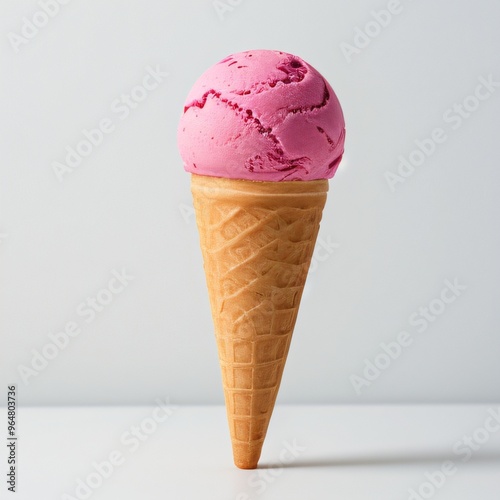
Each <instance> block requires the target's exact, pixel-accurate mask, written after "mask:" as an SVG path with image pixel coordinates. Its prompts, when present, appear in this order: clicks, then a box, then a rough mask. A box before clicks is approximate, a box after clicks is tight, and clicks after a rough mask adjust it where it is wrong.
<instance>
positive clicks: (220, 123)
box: [178, 50, 345, 181]
mask: <svg viewBox="0 0 500 500" xmlns="http://www.w3.org/2000/svg"><path fill="white" fill-rule="evenodd" d="M344 138H345V128H344V117H343V114H342V109H341V107H340V104H339V101H338V99H337V96H336V95H335V93H334V91H333V90H332V88H331V86H330V85H329V84H328V82H327V81H326V80H325V79H324V78H323V77H322V76H321V75H320V74H319V73H318V71H316V70H315V69H314V68H313V67H312V66H310V65H309V64H307V63H306V62H305V61H303V60H302V59H300V58H299V57H296V56H294V55H291V54H287V53H286V52H280V51H274V50H252V51H248V52H240V53H238V54H233V55H231V56H229V57H226V58H225V59H223V60H222V61H220V62H219V63H218V64H216V65H214V66H212V67H211V68H209V69H208V70H207V71H206V72H205V73H204V74H203V75H202V76H201V77H200V78H199V79H198V80H197V82H196V83H195V84H194V86H193V88H192V89H191V91H190V92H189V95H188V97H187V100H186V103H185V106H184V113H183V115H182V118H181V120H180V124H179V130H178V144H179V150H180V153H181V156H182V159H183V161H184V168H185V170H187V171H188V172H191V173H194V174H198V175H205V176H212V177H226V178H231V179H246V180H253V181H290V180H301V181H308V180H315V179H330V178H331V177H333V175H334V174H335V171H336V170H337V167H338V165H339V163H340V160H341V159H342V154H343V152H344Z"/></svg>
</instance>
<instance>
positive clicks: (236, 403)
mask: <svg viewBox="0 0 500 500" xmlns="http://www.w3.org/2000/svg"><path fill="white" fill-rule="evenodd" d="M191 190H192V193H193V200H194V207H195V211H196V220H197V224H198V229H199V233H200V243H201V249H202V253H203V260H204V268H205V274H206V279H207V286H208V290H209V296H210V304H211V309H212V316H213V321H214V326H215V335H216V339H217V346H218V352H219V361H220V366H221V371H222V382H223V387H224V397H225V402H226V410H227V417H228V423H229V429H230V434H231V441H232V446H233V455H234V462H235V464H236V466H238V467H240V468H244V469H251V468H255V467H256V466H257V462H258V460H259V457H260V453H261V449H262V444H263V442H264V438H265V435H266V431H267V428H268V425H269V421H270V418H271V414H272V411H273V408H274V403H275V401H276V396H277V393H278V388H279V385H280V382H281V377H282V374H283V368H284V366H285V361H286V357H287V354H288V349H289V346H290V341H291V338H292V332H293V328H294V325H295V320H296V318H297V312H298V309H299V303H300V298H301V296H302V290H303V287H304V283H305V281H306V277H307V271H308V269H309V264H310V262H311V257H312V253H313V250H314V244H315V242H316V237H317V234H318V230H319V223H320V220H321V215H322V211H323V207H324V204H325V201H326V193H327V190H328V181H326V180H318V181H307V182H300V181H292V182H252V181H242V180H235V179H221V178H217V177H207V176H199V175H192V179H191Z"/></svg>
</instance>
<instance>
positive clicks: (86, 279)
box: [0, 0, 500, 405]
mask: <svg viewBox="0 0 500 500" xmlns="http://www.w3.org/2000/svg"><path fill="white" fill-rule="evenodd" d="M225 3H226V4H227V5H229V4H228V2H225ZM233 3H234V4H237V5H234V6H232V7H230V9H228V10H226V11H224V12H222V13H221V12H219V14H220V15H219V14H218V13H217V10H216V9H215V8H214V5H213V3H212V2H211V1H209V0H196V1H191V2H182V1H180V0H177V1H169V2H165V1H161V0H149V1H147V2H141V1H138V0H136V1H131V0H129V1H124V0H120V1H118V0H113V1H112V0H107V1H105V2H102V1H97V0H93V1H85V2H83V1H77V0H73V1H71V2H69V3H68V5H64V6H60V10H59V12H58V13H57V14H56V15H55V16H54V17H53V18H51V19H50V20H49V21H48V22H47V24H46V25H45V26H43V27H42V28H40V29H39V32H38V33H37V34H36V35H35V36H33V37H32V38H31V39H29V40H28V41H27V43H25V44H21V45H20V46H19V50H18V51H16V50H14V47H13V44H12V42H11V40H12V33H14V34H17V35H20V34H21V29H22V27H23V24H24V21H23V17H25V16H26V17H27V19H29V20H31V19H33V16H34V15H35V13H36V12H37V11H40V6H39V5H38V4H37V3H36V2H32V1H12V0H8V1H7V0H5V1H4V2H2V4H1V7H0V11H1V12H0V14H1V15H0V32H1V34H2V37H1V38H0V40H1V41H0V51H1V65H2V67H1V71H0V92H1V110H2V112H1V114H0V140H1V151H2V155H1V162H0V168H1V190H2V192H1V211H0V233H1V237H0V266H1V268H0V273H1V276H0V280H1V281H0V283H1V285H0V309H1V310H0V331H1V334H0V335H1V337H0V352H1V353H2V363H1V366H0V381H1V382H2V385H3V386H5V385H7V384H8V383H10V384H12V383H15V384H17V385H18V393H19V396H18V397H19V400H20V402H21V403H22V404H35V405H37V404H44V405H45V404H49V405H50V404H92V405H94V404H152V402H153V401H154V399H155V398H156V397H159V396H162V397H169V398H170V400H171V401H172V402H174V403H176V404H184V403H203V404H204V403H221V402H222V388H221V384H220V375H219V367H218V362H217V353H216V346H215V341H214V338H213V329H212V323H211V317H210V312H209V305H208V297H207V294H206V290H205V281H204V275H203V270H202V260H201V253H200V250H199V248H198V235H197V231H196V225H195V222H194V217H193V215H192V213H191V211H190V206H191V195H190V191H189V175H188V174H186V173H185V172H184V171H183V169H182V163H181V159H180V157H179V154H178V152H177V148H176V127H177V122H178V119H179V116H180V113H181V110H182V104H183V100H184V97H185V96H186V94H187V92H188V90H189V88H190V86H191V85H192V84H193V83H194V81H195V79H196V78H197V77H198V76H199V75H200V74H201V73H202V72H203V71H204V70H205V69H206V68H207V67H209V66H210V65H212V64H214V63H216V62H217V61H219V60H220V59H222V58H223V57H225V56H226V55H228V54H230V53H233V52H238V51H242V50H248V49H255V48H273V49H279V50H283V51H287V52H291V53H295V54H297V55H299V56H301V57H303V58H304V59H305V60H307V61H308V62H310V63H311V64H312V65H313V66H315V67H316V68H317V69H318V70H319V71H320V72H321V73H322V74H323V75H324V76H325V77H326V78H327V79H328V80H329V81H330V83H331V84H332V86H333V88H334V89H335V91H336V93H337V95H338V97H339V99H340V101H341V104H342V106H343V109H344V113H345V117H346V127H347V141H346V154H345V160H344V161H343V163H342V165H341V167H340V169H339V172H338V174H337V175H336V177H335V178H334V179H333V180H332V181H331V183H330V194H329V199H328V202H327V206H326V208H325V212H324V218H323V222H322V227H321V232H320V240H321V241H322V242H323V246H324V247H326V250H325V248H323V250H318V253H317V254H316V259H315V261H314V263H313V272H311V274H310V277H309V280H308V284H307V290H306V293H305V295H304V298H303V301H302V306H301V312H300V315H299V320H298V322H297V326H296V329H295V334H294V340H293V343H292V347H291V351H290V355H289V359H288V362H287V368H286V370H285V375H284V378H283V383H282V387H281V391H280V395H279V401H280V402H285V403H340V402H342V403H358V402H359V403H366V402H380V403H384V402H402V403H406V402H415V403H420V402H433V403H439V402H493V401H498V399H499V395H500V394H499V386H498V380H499V377H500V363H499V361H498V360H499V356H500V336H499V331H498V320H499V312H498V311H499V308H498V296H499V295H498V281H499V278H500V276H499V271H500V264H499V260H498V254H499V251H500V240H499V231H498V209H499V202H498V185H499V181H500V174H499V169H498V166H499V164H500V152H499V148H498V133H499V125H500V119H499V116H500V88H498V87H497V88H496V90H495V91H494V92H493V93H492V95H491V96H490V97H489V98H488V99H486V100H484V101H481V102H480V103H479V106H478V108H477V110H474V111H473V112H471V113H470V116H469V117H468V118H467V119H465V118H464V119H461V121H460V126H457V128H456V129H454V128H453V126H454V125H458V123H457V121H454V122H450V123H448V122H446V121H445V120H444V117H443V116H444V114H445V113H446V112H447V110H448V109H449V108H451V107H453V105H454V104H455V103H461V102H462V101H464V99H466V98H467V97H468V96H470V95H473V94H474V92H475V89H476V87H477V85H478V84H479V78H480V77H484V78H486V79H488V78H489V76H490V75H492V78H493V80H494V81H499V82H500V61H499V58H498V47H499V46H500V32H499V30H498V19H499V18H500V4H499V3H498V2H496V1H494V0H480V1H477V2H470V1H466V0H461V1H448V2H434V1H432V0H419V1H415V0H413V1H412V0H401V3H400V5H401V7H400V10H401V12H400V13H399V14H397V15H394V16H393V17H392V19H391V22H390V23H389V24H388V26H387V27H385V28H383V29H381V30H379V31H380V33H379V34H378V35H377V36H374V37H373V38H370V43H369V44H367V46H366V47H364V48H361V49H360V50H358V53H353V54H352V57H351V58H348V57H346V56H345V55H344V53H343V51H342V48H341V46H342V44H343V43H345V44H352V45H354V36H355V29H356V27H359V28H360V29H362V30H364V27H365V25H366V24H367V23H368V22H369V21H373V19H374V18H373V14H371V11H372V10H373V11H380V10H382V9H385V8H386V7H387V2H386V1H376V2H375V1H368V0H366V1H365V0H359V1H352V0H336V1H333V2H330V1H326V0H325V1H307V2H305V1H291V0H279V1H265V0H243V1H242V2H239V3H238V2H237V1H233ZM370 26H371V28H372V29H375V30H376V27H375V28H373V24H372V25H370ZM372 33H374V32H373V31H372ZM9 34H11V35H9ZM9 36H10V40H9ZM358 42H359V40H358ZM344 47H345V46H344ZM348 59H350V60H348ZM157 66H158V67H159V68H160V70H161V71H163V72H168V73H169V75H168V76H167V77H164V78H163V81H162V82H161V83H159V85H158V87H157V88H156V89H154V90H151V91H150V92H149V93H148V94H147V97H146V98H145V99H144V100H143V101H142V102H140V103H139V104H138V105H137V107H136V108H135V109H132V110H131V112H130V115H129V116H127V117H126V118H125V119H122V117H123V115H122V114H120V113H118V112H116V108H112V105H113V102H114V101H116V100H117V99H118V100H119V99H120V98H121V95H122V94H124V93H125V94H126V93H130V92H131V90H132V89H133V88H134V87H135V86H136V85H138V84H140V83H141V81H142V79H143V77H144V76H145V75H146V73H147V68H148V67H152V68H155V67H157ZM468 103H469V104H471V103H472V104H473V103H474V101H473V100H469V101H468ZM452 115H453V116H457V114H456V113H455V112H453V113H452ZM446 116H448V117H450V114H448V115H446ZM104 118H108V119H109V120H111V121H112V123H113V125H114V130H113V132H112V133H109V134H107V135H105V136H104V139H103V141H102V143H101V144H100V145H98V146H96V147H95V148H94V149H93V151H92V152H91V154H90V155H88V156H87V157H86V158H84V159H83V161H82V162H81V164H80V165H79V166H78V167H76V168H75V169H74V171H72V172H71V173H67V174H65V175H63V177H62V181H59V180H58V178H57V177H56V175H55V173H54V170H53V163H54V162H64V157H65V154H66V147H67V146H70V147H76V146H77V144H78V143H79V142H80V141H81V140H82V139H83V138H84V136H83V134H82V130H83V129H87V130H90V129H93V128H95V127H97V126H98V124H99V122H100V121H101V120H102V119H104ZM436 128H442V129H443V130H444V131H445V134H446V137H447V139H446V141H445V142H444V143H442V144H439V145H437V147H436V148H435V151H434V152H433V153H432V154H431V156H429V157H428V158H426V159H425V161H424V163H423V164H422V165H420V166H418V167H417V168H416V169H415V171H414V172H413V173H412V174H411V175H409V176H408V177H406V178H405V179H404V182H402V183H398V184H397V185H396V186H395V190H394V191H392V190H391V189H390V187H389V184H388V182H387V180H386V178H385V175H386V172H387V171H392V172H397V167H398V163H399V161H398V157H399V156H400V155H403V156H404V157H405V158H408V156H409V154H410V153H411V151H412V150H414V149H416V148H417V146H416V144H415V140H422V139H424V138H426V137H429V136H430V135H431V133H432V131H433V130H434V129H436ZM329 242H330V243H329ZM331 242H333V243H334V245H332V244H331ZM328 250H329V251H328ZM123 269H124V270H126V272H127V273H128V274H129V275H131V276H133V277H134V279H133V280H131V281H130V282H129V284H128V286H127V287H126V288H125V289H124V290H123V292H122V293H120V294H116V295H114V296H113V299H114V300H113V301H112V303H110V304H109V305H107V306H106V307H104V309H103V310H102V311H101V312H99V314H97V315H96V317H95V319H94V320H93V321H90V322H88V323H86V322H85V319H86V318H88V316H82V315H79V314H78V313H77V308H78V307H79V305H80V304H81V303H82V302H85V301H86V300H87V298H88V297H94V296H96V294H97V293H98V292H99V291H100V290H101V289H103V288H104V287H106V286H107V283H108V281H109V280H110V278H111V277H112V272H113V270H116V271H121V270H123ZM446 279H448V280H451V281H453V280H455V279H456V280H458V283H460V284H462V285H464V286H466V287H467V289H466V290H465V291H463V293H462V294H461V296H459V297H458V298H457V299H456V301H455V302H454V303H452V304H450V305H447V306H446V308H445V310H444V312H443V313H442V314H440V315H439V316H438V317H437V318H436V319H435V321H433V322H432V323H431V322H429V323H428V325H427V326H428V327H427V328H426V329H425V331H423V332H421V333H419V332H418V329H417V328H416V327H415V326H414V325H411V324H410V323H409V317H410V316H411V315H412V314H413V313H415V312H418V310H419V308H420V307H422V306H426V305H428V304H429V302H431V301H432V300H434V299H438V298H439V296H440V293H441V290H442V288H443V287H444V286H445V285H444V282H445V280H446ZM436 307H438V306H436ZM69 321H75V322H77V324H78V325H79V327H81V333H80V335H78V336H77V337H75V338H72V339H71V340H70V342H69V344H68V345H67V346H66V348H65V349H64V350H63V351H61V352H59V354H58V356H57V357H56V358H55V359H52V360H50V361H49V362H48V364H47V366H46V367H45V368H43V369H41V370H39V371H38V372H37V373H38V375H37V376H30V377H28V378H27V380H26V382H27V383H24V382H23V380H22V378H21V377H20V374H19V367H20V366H21V365H22V366H25V367H30V368H31V363H32V358H33V355H34V354H33V350H35V351H38V352H42V351H43V349H44V348H46V346H47V343H48V342H49V337H48V334H49V333H56V332H59V331H61V330H62V329H64V326H65V324H66V323H67V322H69ZM403 330H404V331H407V332H408V333H409V334H410V335H411V338H412V339H413V343H412V344H411V346H409V347H407V348H405V349H404V350H403V352H402V353H401V355H400V356H399V358H398V359H397V360H395V361H394V362H391V363H390V366H389V367H388V368H387V369H385V370H384V371H383V372H382V373H381V374H380V375H379V376H378V378H375V379H374V380H372V381H371V382H370V385H369V386H368V384H367V385H365V386H363V387H362V388H361V389H360V391H359V392H360V393H359V394H358V393H357V392H356V391H355V389H354V387H353V384H352V381H351V379H352V376H353V375H358V376H360V377H361V376H363V370H364V368H365V366H366V361H365V360H367V359H368V360H372V361H373V360H374V358H375V357H376V356H377V355H379V354H380V353H381V352H383V351H382V350H381V347H380V344H381V343H382V342H384V343H389V342H391V341H393V340H394V339H395V338H396V337H397V335H398V333H399V332H400V331H403ZM380 359H382V358H379V360H380Z"/></svg>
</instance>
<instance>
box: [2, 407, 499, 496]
mask: <svg viewBox="0 0 500 500" xmlns="http://www.w3.org/2000/svg"><path fill="white" fill-rule="evenodd" d="M490 411H493V412H494V413H495V414H497V415H498V418H499V419H500V406H498V405H497V406H493V407H488V406H435V407H432V406H378V407H377V406H350V407H348V406H338V407H335V406H330V407H306V406H302V407H299V406H282V407H277V408H276V410H275V414H274V415H273V420H272V422H271V425H270V428H269V432H268V436H267V440H266V443H265V445H264V450H263V454H262V458H261V461H260V466H259V469H258V470H254V471H241V470H238V469H236V468H235V467H234V466H233V465H232V455H231V450H230V443H229V438H228V431H227V425H226V420H225V412H224V409H223V407H220V406H219V407H180V408H176V409H173V410H172V414H171V415H170V416H169V418H168V419H167V420H165V421H164V422H163V423H161V424H160V425H159V426H158V427H157V429H156V430H152V431H151V432H150V434H149V436H147V439H146V440H145V441H144V442H143V443H141V445H140V446H139V447H138V448H137V449H136V450H135V451H133V452H132V451H131V449H132V445H129V444H123V441H122V439H123V438H122V436H123V434H124V433H126V432H128V431H130V430H131V428H132V426H136V427H141V426H143V425H146V427H143V429H153V427H148V425H149V424H144V422H146V420H147V419H148V418H150V417H151V416H152V415H153V414H154V408H153V407H114V408H89V407H87V408H64V407H60V408H24V407H20V408H19V409H18V415H19V424H18V434H19V436H20V440H19V443H18V444H19V457H20V460H21V461H20V465H19V476H18V481H19V482H18V492H17V494H16V499H17V500H33V499H35V498H36V499H37V500H59V499H61V500H63V499H64V498H65V497H64V496H63V495H64V494H67V495H76V492H75V489H76V485H77V479H78V478H81V479H82V480H87V478H88V476H89V475H90V474H92V473H93V472H94V469H93V465H92V463H93V462H98V463H102V462H103V461H105V460H107V459H108V458H109V456H110V454H111V453H112V452H118V453H120V456H121V457H122V464H121V465H119V466H118V467H116V468H115V470H114V471H113V472H112V473H111V475H110V476H109V477H108V478H107V479H104V480H103V481H102V484H101V485H100V487H98V488H96V489H94V490H93V494H92V496H91V498H92V499H93V500H99V499H110V498H119V499H120V500H127V499H136V498H175V499H177V500H192V499H198V498H203V499H206V500H212V499H213V500H245V499H246V500H248V499H273V500H274V499H276V500H281V499H285V498H286V499H290V500H303V499H304V498H314V499H331V498H341V499H346V500H365V499H366V500H373V499H384V500H392V499H401V500H405V499H407V498H409V497H410V493H409V489H415V490H418V488H419V487H420V485H421V484H422V483H423V482H426V481H427V479H426V476H425V474H426V473H435V471H436V470H438V469H440V468H441V467H442V463H443V462H444V461H446V460H450V461H452V462H453V463H454V465H455V467H456V470H455V473H454V474H453V475H451V476H449V477H447V479H446V481H445V482H444V484H443V486H442V487H441V488H439V490H438V491H436V492H435V495H433V498H436V500H437V499H439V500H448V499H449V500H470V499H473V498H474V499H476V498H477V499H481V500H497V499H498V491H499V490H500V475H499V474H498V470H499V466H500V431H497V432H493V433H491V434H490V436H489V439H488V440H487V441H486V442H485V443H484V444H481V445H480V446H479V449H478V450H476V451H474V455H473V457H472V459H470V460H469V461H467V462H463V461H462V459H463V458H464V454H463V453H462V454H457V453H455V452H454V451H453V447H454V445H455V443H456V442H457V441H459V440H461V439H463V437H464V435H474V433H475V432H476V434H477V433H478V432H479V434H477V435H478V436H480V437H481V438H482V437H483V435H482V434H481V433H480V431H477V429H478V428H480V427H482V426H483V425H484V422H485V420H486V419H487V417H488V416H489V412H490ZM158 415H159V413H158V414H157V416H158ZM145 436H146V435H145ZM129 437H130V436H126V437H125V440H126V439H127V438H129ZM285 443H288V444H290V445H292V448H294V449H295V450H296V451H295V456H294V457H293V460H292V459H291V457H292V455H291V454H282V453H283V452H282V450H283V449H284V448H285V447H286V444H285ZM299 448H301V449H300V450H299ZM303 448H305V449H303ZM461 449H463V447H461ZM280 456H281V457H282V458H283V460H285V461H287V462H288V464H287V465H286V466H284V467H283V463H282V462H280ZM2 488H4V485H2ZM425 491H426V490H424V492H425ZM2 495H3V491H2ZM2 498H4V497H3V496H2ZM66 500H67V498H66Z"/></svg>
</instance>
